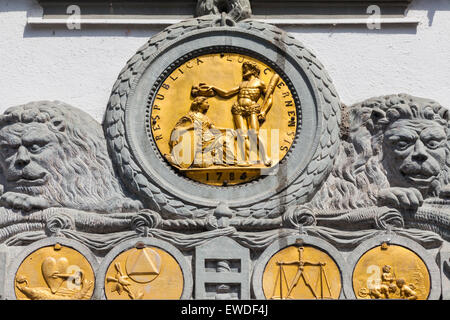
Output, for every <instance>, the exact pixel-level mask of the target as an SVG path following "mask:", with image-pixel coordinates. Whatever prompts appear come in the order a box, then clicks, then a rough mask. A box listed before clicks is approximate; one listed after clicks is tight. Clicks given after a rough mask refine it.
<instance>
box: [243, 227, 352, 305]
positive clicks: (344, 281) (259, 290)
mask: <svg viewBox="0 0 450 320" xmlns="http://www.w3.org/2000/svg"><path fill="white" fill-rule="evenodd" d="M298 240H301V241H302V245H304V246H311V247H314V248H316V249H319V250H321V251H323V252H325V253H326V254H328V255H329V256H330V257H331V258H332V259H333V260H334V262H335V263H336V265H337V267H338V268H339V271H340V273H341V292H340V295H339V298H338V299H339V300H342V299H346V298H348V296H349V294H350V293H351V291H352V286H351V283H350V282H349V280H348V279H349V277H348V275H349V274H350V272H351V270H350V268H349V265H348V264H347V262H346V260H345V259H344V257H343V255H342V254H341V253H340V252H339V251H338V250H337V249H336V248H335V247H333V246H332V245H331V244H329V243H328V242H326V241H325V240H322V239H320V238H316V237H313V236H308V235H303V234H299V235H291V236H287V237H283V238H279V239H277V240H276V241H275V242H274V243H272V244H271V245H270V246H269V247H268V248H267V249H266V250H264V252H263V253H262V254H261V256H260V257H259V258H258V260H257V261H256V262H255V265H254V268H253V275H252V279H251V281H252V290H253V294H254V296H255V298H256V299H257V300H267V299H266V297H265V296H264V291H263V287H262V279H263V275H264V270H265V268H266V265H267V263H268V262H269V260H270V258H272V256H273V255H275V254H276V253H277V252H279V251H280V250H283V249H284V248H287V247H290V246H293V245H294V246H295V245H297V246H298V242H297V241H298Z"/></svg>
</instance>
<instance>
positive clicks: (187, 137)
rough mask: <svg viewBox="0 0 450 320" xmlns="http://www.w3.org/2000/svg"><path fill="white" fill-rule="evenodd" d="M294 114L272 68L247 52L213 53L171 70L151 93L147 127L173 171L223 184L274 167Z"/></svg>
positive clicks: (287, 142)
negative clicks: (244, 53) (151, 102)
mask: <svg viewBox="0 0 450 320" xmlns="http://www.w3.org/2000/svg"><path fill="white" fill-rule="evenodd" d="M299 117H300V115H298V114H297V108H296V105H295V100H294V98H293V95H292V93H291V91H290V89H289V87H288V86H287V85H286V82H285V81H284V80H283V79H282V77H281V76H280V75H279V74H278V73H277V72H276V71H275V70H274V69H272V68H270V67H269V66H268V65H266V64H265V63H263V62H261V61H259V60H257V59H255V58H252V57H249V56H246V55H242V54H237V53H236V54H235V53H223V54H221V53H216V54H207V55H202V56H199V57H196V58H193V59H191V60H189V61H187V62H185V63H184V64H182V65H180V66H179V67H178V68H176V69H175V70H173V71H172V73H171V74H170V75H169V76H168V77H167V78H166V79H165V81H163V83H162V84H161V86H160V88H159V90H158V91H157V92H156V94H155V95H154V100H153V105H152V106H151V114H150V115H149V116H148V118H147V128H148V131H149V132H148V133H149V134H151V135H152V137H153V140H154V141H155V142H156V145H157V148H158V150H159V152H160V153H161V155H163V157H164V158H165V159H166V160H167V162H168V163H169V164H170V165H171V166H172V167H173V168H175V169H176V170H177V171H178V172H179V173H181V174H182V175H184V176H186V177H188V178H190V179H193V180H195V181H198V182H201V183H204V184H208V185H215V186H227V185H236V184H240V183H244V182H248V181H251V180H254V179H256V178H258V177H259V176H261V175H262V173H263V170H265V169H270V168H272V167H274V166H276V165H277V164H278V163H279V162H280V161H281V160H282V159H283V158H284V157H285V156H286V154H287V152H288V151H289V149H290V148H291V145H292V143H293V141H294V138H295V136H296V132H297V126H298V124H297V121H298V118H299ZM150 128H151V129H150Z"/></svg>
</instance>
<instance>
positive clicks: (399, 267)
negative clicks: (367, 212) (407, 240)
mask: <svg viewBox="0 0 450 320" xmlns="http://www.w3.org/2000/svg"><path fill="white" fill-rule="evenodd" d="M353 289H354V291H355V295H356V297H357V298H358V299H408V300H426V299H427V298H428V295H429V293H430V276H429V273H428V269H427V267H426V266H425V264H424V262H423V261H422V259H420V258H419V256H417V254H415V253H414V252H412V251H411V250H409V249H406V248H404V247H402V246H398V245H388V244H386V243H385V244H383V245H381V246H378V247H375V248H373V249H371V250H369V251H367V252H366V253H365V254H364V255H363V256H362V257H361V258H360V259H359V261H358V263H357V264H356V266H355V269H354V272H353Z"/></svg>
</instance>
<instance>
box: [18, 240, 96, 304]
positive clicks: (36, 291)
mask: <svg viewBox="0 0 450 320" xmlns="http://www.w3.org/2000/svg"><path fill="white" fill-rule="evenodd" d="M94 283H95V276H94V271H93V270H92V267H91V265H90V264H89V262H88V261H87V259H86V258H85V257H84V256H83V255H82V254H81V253H79V252H78V251H76V250H74V249H72V248H69V247H65V246H61V245H59V244H56V245H55V246H49V247H43V248H40V249H38V250H36V251H34V252H33V253H31V254H30V255H29V256H28V257H26V258H25V259H24V260H23V262H22V264H21V265H20V267H19V269H18V270H17V273H16V277H15V293H16V297H17V299H19V300H66V299H67V300H87V299H90V298H91V296H92V294H93V292H94Z"/></svg>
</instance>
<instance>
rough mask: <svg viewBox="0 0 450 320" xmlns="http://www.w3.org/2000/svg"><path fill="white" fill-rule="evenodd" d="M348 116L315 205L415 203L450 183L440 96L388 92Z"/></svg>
mask: <svg viewBox="0 0 450 320" xmlns="http://www.w3.org/2000/svg"><path fill="white" fill-rule="evenodd" d="M346 117H347V119H346V122H347V126H346V130H345V132H343V134H342V136H343V139H342V140H343V142H342V144H341V146H340V154H339V157H338V158H337V161H336V163H335V166H334V169H333V171H332V173H331V174H330V177H329V178H328V180H327V181H326V183H325V185H324V186H323V188H322V189H321V191H320V192H319V193H318V194H317V195H316V196H315V198H314V200H313V204H314V207H316V208H320V209H325V210H330V209H331V210H333V209H334V210H342V209H357V208H362V207H368V206H376V205H382V204H390V205H392V206H394V207H403V208H414V207H418V206H419V205H421V204H422V202H423V200H424V199H426V198H432V197H438V196H439V193H440V191H441V189H442V187H443V186H446V185H447V184H448V182H449V177H450V175H449V154H450V152H449V150H450V149H449V144H448V121H449V111H448V110H447V109H446V108H444V107H443V106H441V105H440V104H438V103H437V102H435V101H432V100H429V99H423V98H417V97H413V96H410V95H407V94H398V95H389V96H383V97H378V98H372V99H368V100H366V101H364V102H362V103H358V104H356V105H353V106H351V107H349V108H348V109H347V110H346Z"/></svg>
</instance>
